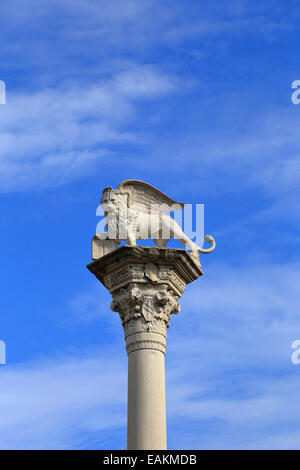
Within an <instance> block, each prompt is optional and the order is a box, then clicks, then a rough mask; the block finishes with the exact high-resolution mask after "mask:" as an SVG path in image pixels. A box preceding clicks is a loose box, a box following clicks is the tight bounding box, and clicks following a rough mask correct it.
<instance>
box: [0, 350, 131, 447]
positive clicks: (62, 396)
mask: <svg viewBox="0 0 300 470" xmlns="http://www.w3.org/2000/svg"><path fill="white" fill-rule="evenodd" d="M123 359H125V355H124V358H123ZM124 365H125V364H124V360H123V361H122V358H121V356H120V357H118V358H117V359H116V360H114V358H113V354H112V353H111V351H103V350H102V351H101V353H100V354H99V352H98V353H97V352H94V353H93V354H92V355H89V356H84V355H82V356H79V355H78V356H77V357H74V356H73V357H72V358H68V357H60V358H56V359H55V360H53V361H48V362H36V363H27V364H21V365H19V366H18V367H10V366H3V367H2V368H1V390H0V409H1V424H0V448H1V449H28V448H29V449H51V448H58V449H61V448H72V447H74V445H75V446H79V447H80V445H82V440H83V439H84V436H82V435H81V436H80V433H84V434H88V433H92V434H91V435H90V436H89V437H90V439H91V442H93V441H94V443H96V446H99V447H103V446H104V445H108V447H109V446H112V445H113V439H111V440H110V439H109V437H108V434H107V433H108V432H111V434H112V435H113V433H114V431H115V429H117V430H118V429H120V428H123V442H120V447H122V446H123V445H124V444H126V435H125V429H124V426H125V424H126V423H125V419H126V368H125V367H126V366H125V367H124Z"/></svg>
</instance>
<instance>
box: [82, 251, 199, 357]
mask: <svg viewBox="0 0 300 470" xmlns="http://www.w3.org/2000/svg"><path fill="white" fill-rule="evenodd" d="M88 268H89V269H90V271H92V272H93V273H94V274H95V276H96V277H97V278H98V279H99V280H100V281H101V282H102V283H103V284H104V286H105V287H106V288H107V289H108V290H109V291H110V293H111V295H112V298H113V300H112V303H111V308H112V310H113V311H115V312H118V313H119V316H120V319H121V322H122V325H123V328H124V334H125V340H126V349H127V353H128V354H130V353H131V352H133V351H136V350H138V349H155V350H159V351H161V352H162V353H164V354H165V352H166V339H167V328H168V327H169V323H170V317H171V315H172V314H175V313H178V312H179V311H180V306H179V303H178V299H179V298H180V297H181V295H182V294H183V292H184V290H185V287H186V284H188V283H190V282H192V281H193V280H195V279H197V278H198V277H199V276H200V275H201V274H202V271H201V268H200V267H199V265H198V264H197V263H196V262H195V261H194V260H193V258H192V257H191V256H190V255H189V254H188V253H187V252H186V251H185V250H183V249H172V248H152V247H141V246H138V247H137V246H135V247H132V246H122V247H121V248H118V249H117V250H115V251H112V252H110V253H108V254H107V255H105V256H103V257H102V258H99V259H98V260H97V261H94V262H93V263H91V264H89V265H88Z"/></svg>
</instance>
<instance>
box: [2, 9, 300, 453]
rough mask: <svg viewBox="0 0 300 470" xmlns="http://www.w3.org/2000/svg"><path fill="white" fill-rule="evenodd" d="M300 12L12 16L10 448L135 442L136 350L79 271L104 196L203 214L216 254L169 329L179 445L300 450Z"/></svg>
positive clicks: (5, 441) (5, 184) (7, 296)
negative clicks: (294, 357) (128, 349)
mask: <svg viewBox="0 0 300 470" xmlns="http://www.w3.org/2000/svg"><path fill="white" fill-rule="evenodd" d="M299 24H300V10H299V5H297V2H294V1H286V2H282V1H281V2H280V1H276V0H272V1H269V0H267V1H265V2H250V1H243V0H238V1H232V0H229V1H227V2H217V1H210V2H204V1H199V0H198V1H193V0H187V1H178V0H175V1H174V0H173V1H170V0H164V1H156V0H142V1H140V0H126V2H125V1H121V0H111V1H110V2H105V1H102V0H97V1H96V0H95V1H94V0H59V1H58V0H52V2H48V1H46V0H38V1H33V0H10V1H8V0H3V1H2V2H1V7H0V30H1V41H0V52H1V68H0V70H1V72H0V79H1V80H4V81H5V82H6V86H7V103H6V104H5V105H0V133H1V148H0V192H1V216H0V221H1V232H0V233H1V262H2V276H1V287H2V295H1V323H0V327H1V328H0V339H2V340H4V341H5V342H6V345H7V364H6V365H5V366H0V374H1V389H0V410H1V423H0V448H2V449H10V448H12V449H53V448H56V449H120V448H124V447H125V446H126V387H127V385H126V380H127V378H126V373H127V370H126V367H127V365H126V362H127V358H126V353H125V346H124V339H123V332H122V328H121V324H120V320H119V318H118V316H117V315H116V314H115V313H114V312H112V311H110V309H109V303H110V298H109V295H108V294H107V292H106V291H105V289H104V288H103V287H102V286H101V285H100V284H99V283H97V282H96V280H94V279H93V278H92V276H91V274H90V273H89V272H88V270H87V269H86V268H85V266H86V264H87V263H88V262H89V261H90V240H91V238H92V236H93V234H94V232H95V227H96V224H97V221H98V220H97V218H96V215H95V213H96V208H97V205H98V203H99V198H100V194H101V190H102V188H103V187H105V186H108V185H110V186H113V187H116V186H117V185H118V183H119V182H120V181H122V180H124V179H127V178H135V179H141V180H144V181H147V182H149V183H151V184H153V185H155V186H156V187H158V188H159V189H161V190H162V191H163V192H165V193H167V194H168V195H170V196H171V197H173V198H174V199H176V200H180V201H182V200H183V201H185V202H189V203H204V204H205V232H206V233H211V234H212V235H214V237H215V238H216V241H217V249H216V251H215V252H214V253H212V254H210V255H207V256H202V259H201V261H202V265H203V269H204V276H203V277H202V278H201V279H199V280H198V281H196V282H195V283H193V285H190V286H189V287H188V289H187V291H186V293H185V294H184V296H183V298H182V300H181V307H182V311H181V313H180V314H179V315H177V316H176V317H175V318H173V319H172V321H171V327H170V329H169V337H168V352H167V357H166V365H167V372H166V380H167V420H168V446H169V448H170V449H176V448H186V449H232V448H235V449H253V448H258V449H267V448H271V449H276V448H283V449H299V448H300V444H299V443H300V420H299V417H300V402H299V385H300V382H299V378H300V365H298V366H296V365H293V364H292V362H291V354H292V350H291V343H292V342H293V341H294V340H295V339H300V315H299V312H300V295H299V287H298V286H299V275H300V263H299V252H300V245H299V241H300V232H299V228H300V226H299V183H300V157H299V155H300V142H299V125H300V105H299V106H297V105H293V104H292V102H291V93H292V90H291V84H292V82H293V81H294V80H299V79H300V64H299V54H298V50H297V46H298V44H299V39H300V37H299Z"/></svg>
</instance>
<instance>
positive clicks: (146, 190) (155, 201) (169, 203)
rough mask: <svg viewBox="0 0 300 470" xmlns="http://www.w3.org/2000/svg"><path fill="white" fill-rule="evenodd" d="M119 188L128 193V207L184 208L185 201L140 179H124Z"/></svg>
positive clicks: (168, 210) (166, 210)
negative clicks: (173, 197) (168, 194)
mask: <svg viewBox="0 0 300 470" xmlns="http://www.w3.org/2000/svg"><path fill="white" fill-rule="evenodd" d="M118 190H119V191H120V193H121V194H128V207H140V208H146V209H147V210H148V209H151V208H153V206H158V205H159V206H163V207H164V212H170V210H177V209H183V207H184V205H185V204H184V203H183V202H177V201H175V200H174V199H171V198H170V197H169V196H167V195H166V194H164V193H162V192H161V191H159V189H157V188H155V187H154V186H151V184H148V183H145V182H144V181H139V180H125V181H122V182H121V183H120V184H119V186H118Z"/></svg>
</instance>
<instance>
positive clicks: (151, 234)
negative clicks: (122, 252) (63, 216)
mask: <svg viewBox="0 0 300 470" xmlns="http://www.w3.org/2000/svg"><path fill="white" fill-rule="evenodd" d="M101 206H102V209H103V212H104V215H105V225H106V229H107V231H106V232H104V233H96V234H95V236H94V238H93V243H92V258H93V259H97V258H99V257H101V256H103V255H104V254H106V253H107V252H109V251H111V250H113V249H116V248H117V247H118V246H119V244H120V243H121V242H122V241H126V242H127V243H128V245H131V246H134V245H136V241H137V240H146V239H150V238H152V239H153V241H154V243H155V245H156V246H158V247H159V248H164V247H165V246H166V245H167V243H168V241H169V240H170V239H171V238H175V239H176V240H178V241H179V242H180V243H182V244H183V245H184V247H185V248H186V249H188V250H190V255H191V256H192V257H193V258H194V259H195V260H198V262H199V253H210V252H212V251H213V250H214V249H215V246H216V243H215V240H214V238H213V237H212V236H211V235H205V237H204V239H205V240H206V241H207V242H208V243H209V244H210V245H211V246H210V247H209V248H201V247H199V246H198V245H196V243H194V242H193V241H192V240H191V239H190V238H189V237H188V236H187V235H186V234H185V233H184V231H183V230H182V228H181V227H180V225H179V224H178V223H177V222H176V221H175V220H174V219H173V218H172V217H171V216H170V215H169V213H170V212H171V211H175V210H178V209H183V208H184V206H185V203H181V202H177V201H175V200H173V199H171V198H170V197H169V196H167V195H166V194H164V193H162V192H161V191H159V190H158V189H157V188H155V187H154V186H152V185H150V184H148V183H145V182H144V181H139V180H134V179H129V180H125V181H122V182H121V183H120V184H119V186H118V189H117V190H114V189H112V188H111V187H107V188H105V189H104V190H103V193H102V197H101Z"/></svg>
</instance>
